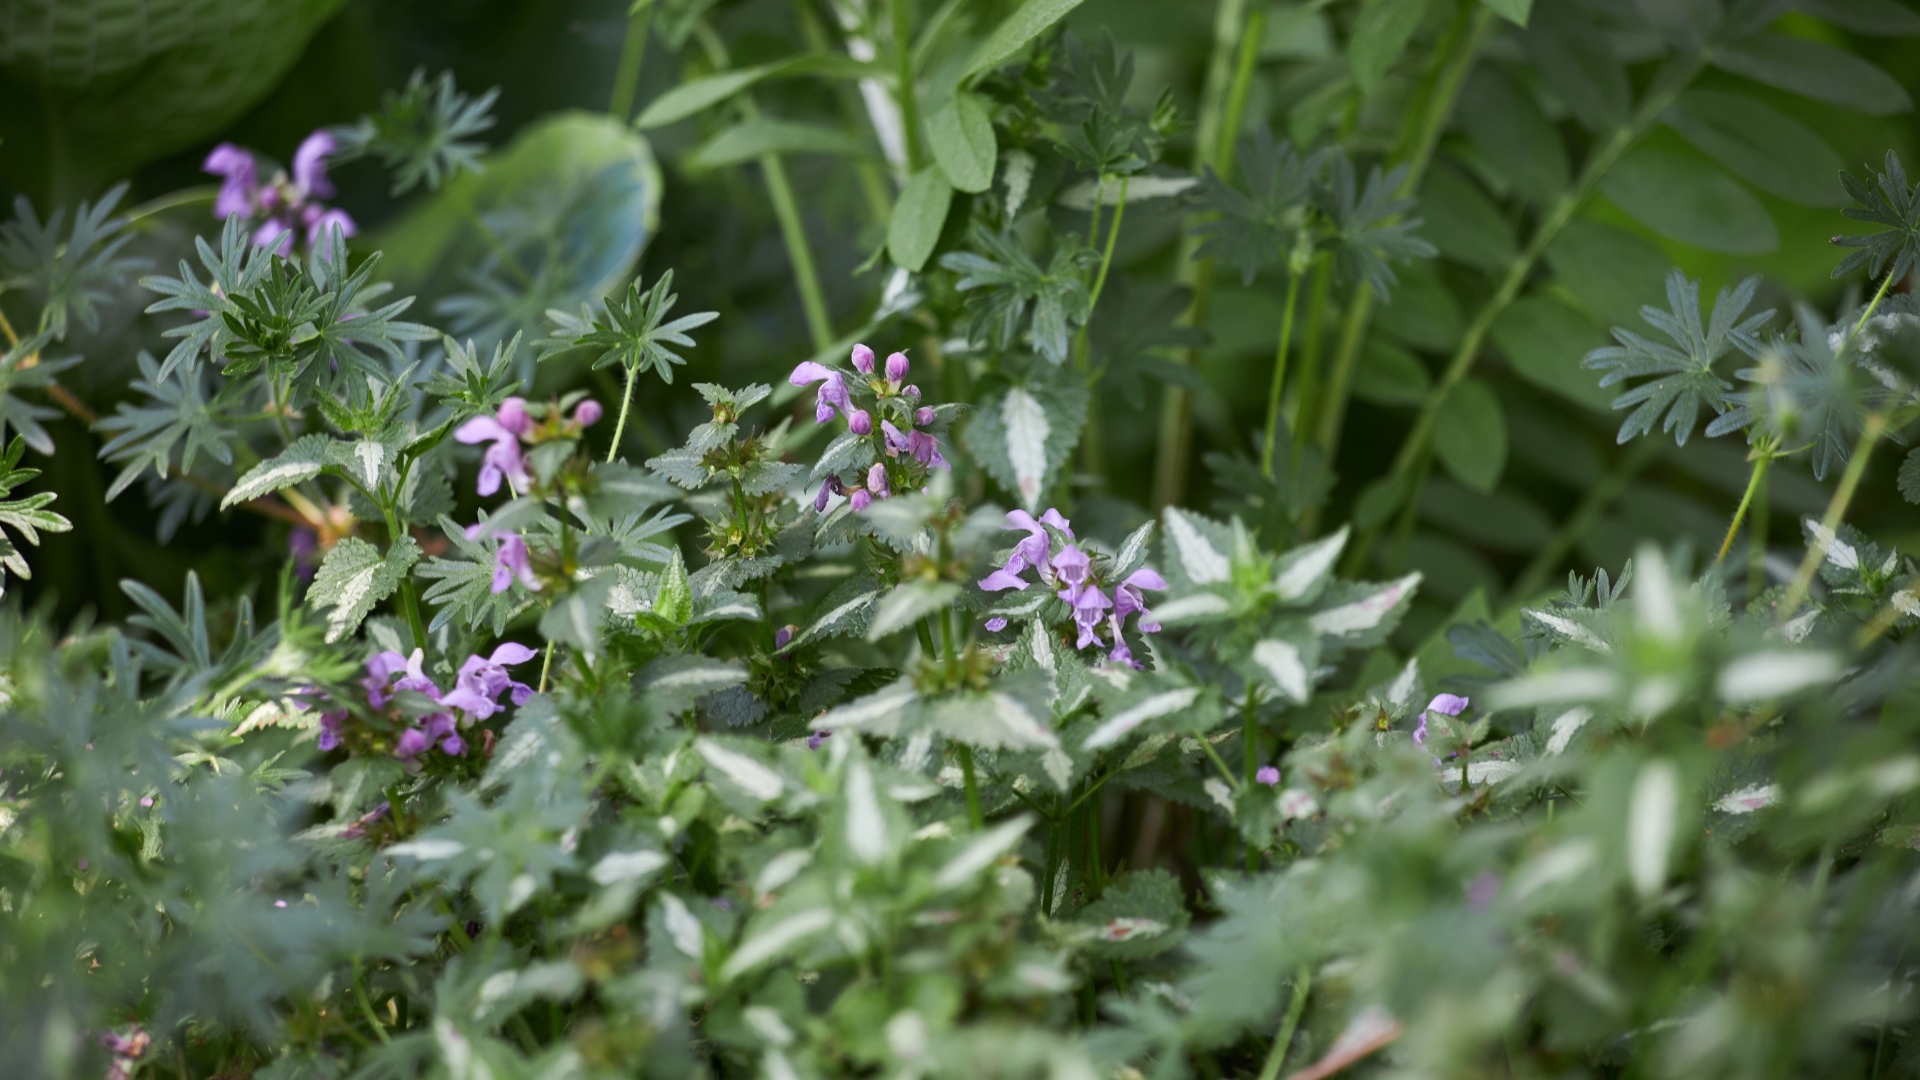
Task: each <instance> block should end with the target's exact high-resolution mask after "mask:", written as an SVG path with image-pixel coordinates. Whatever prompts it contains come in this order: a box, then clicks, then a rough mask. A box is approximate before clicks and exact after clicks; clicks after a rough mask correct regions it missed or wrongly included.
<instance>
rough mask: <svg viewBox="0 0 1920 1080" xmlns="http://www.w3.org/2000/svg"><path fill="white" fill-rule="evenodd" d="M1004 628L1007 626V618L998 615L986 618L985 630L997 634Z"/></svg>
mask: <svg viewBox="0 0 1920 1080" xmlns="http://www.w3.org/2000/svg"><path fill="white" fill-rule="evenodd" d="M1006 628H1007V620H1005V619H1003V618H1001V617H1000V616H998V615H995V616H994V617H993V618H991V619H988V620H987V630H988V631H989V632H991V633H995V634H997V633H999V632H1000V631H1002V630H1005V629H1006Z"/></svg>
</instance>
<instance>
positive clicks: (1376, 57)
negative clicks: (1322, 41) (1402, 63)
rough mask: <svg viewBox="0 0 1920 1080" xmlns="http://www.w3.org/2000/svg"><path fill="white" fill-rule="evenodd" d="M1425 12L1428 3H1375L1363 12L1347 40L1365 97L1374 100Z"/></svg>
mask: <svg viewBox="0 0 1920 1080" xmlns="http://www.w3.org/2000/svg"><path fill="white" fill-rule="evenodd" d="M1426 10H1427V0H1373V2H1372V3H1370V4H1368V5H1367V6H1366V7H1365V8H1364V9H1362V10H1361V12H1360V16H1359V17H1358V18H1356V19H1355V20H1354V21H1353V33H1352V34H1351V35H1350V36H1349V38H1348V40H1347V64H1348V66H1349V67H1351V68H1352V69H1353V81H1354V82H1356V83H1358V84H1359V85H1360V92H1361V93H1362V94H1365V95H1367V96H1368V97H1372V96H1373V92H1374V91H1375V90H1377V89H1379V87H1380V80H1382V79H1384V78H1386V76H1387V72H1388V71H1389V70H1390V69H1391V68H1392V67H1393V62H1394V61H1395V60H1398V59H1400V54H1401V53H1403V52H1405V51H1406V49H1407V42H1409V41H1411V40H1413V32H1414V31H1415V30H1417V29H1419V28H1420V16H1422V15H1424V14H1426Z"/></svg>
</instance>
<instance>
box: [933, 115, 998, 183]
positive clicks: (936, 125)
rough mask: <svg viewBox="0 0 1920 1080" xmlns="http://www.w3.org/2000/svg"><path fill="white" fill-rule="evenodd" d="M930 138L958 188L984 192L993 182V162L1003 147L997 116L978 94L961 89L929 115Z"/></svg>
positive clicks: (943, 168)
mask: <svg viewBox="0 0 1920 1080" xmlns="http://www.w3.org/2000/svg"><path fill="white" fill-rule="evenodd" d="M927 141H928V143H929V145H931V146H932V148H933V160H934V161H936V162H939V164H940V170H941V171H942V172H944V173H946V174H947V180H948V181H949V182H951V183H952V184H953V186H954V187H955V188H957V189H959V190H961V191H966V192H981V191H985V190H987V189H988V188H990V187H992V186H993V165H994V162H995V161H996V160H998V158H999V156H1000V151H999V148H998V146H996V145H995V142H994V135H993V118H992V117H991V116H990V115H989V114H988V112H987V105H986V102H984V101H982V100H981V98H980V97H979V96H978V95H976V94H969V93H966V92H964V91H961V92H957V93H955V94H954V95H953V99H952V100H951V101H948V102H947V104H946V106H945V107H944V108H942V109H940V110H939V111H937V112H935V113H934V114H933V115H932V116H930V117H928V118H927Z"/></svg>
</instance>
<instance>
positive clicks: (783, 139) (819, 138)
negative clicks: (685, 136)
mask: <svg viewBox="0 0 1920 1080" xmlns="http://www.w3.org/2000/svg"><path fill="white" fill-rule="evenodd" d="M763 154H839V155H841V156H843V157H864V156H865V155H866V154H867V147H866V146H865V145H864V144H862V143H861V142H860V140H859V139H856V138H854V137H853V136H851V135H848V134H847V133H846V132H844V131H841V130H840V129H839V128H832V127H827V126H826V125H824V124H809V123H803V122H801V121H798V120H776V119H774V118H772V117H765V116H763V117H756V118H754V119H752V120H746V121H743V122H741V123H738V124H735V125H734V126H732V127H730V128H727V129H726V130H724V131H722V132H720V133H719V134H718V135H715V136H714V137H713V138H711V139H708V140H707V141H706V142H704V143H702V144H701V145H700V148H699V149H697V150H695V151H694V152H693V153H691V154H688V155H687V156H686V158H685V159H684V160H685V164H686V166H687V167H688V168H690V169H718V168H723V167H725V166H728V165H738V164H740V163H741V162H743V161H752V160H754V159H756V158H758V157H760V156H761V155H763Z"/></svg>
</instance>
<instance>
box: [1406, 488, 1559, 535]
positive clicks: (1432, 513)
mask: <svg viewBox="0 0 1920 1080" xmlns="http://www.w3.org/2000/svg"><path fill="white" fill-rule="evenodd" d="M1420 516H1421V517H1422V518H1424V519H1425V520H1427V521H1431V522H1434V523H1436V524H1439V525H1444V526H1446V527H1447V528H1449V529H1451V530H1453V531H1454V532H1455V533H1458V534H1459V535H1460V536H1462V537H1464V538H1465V539H1467V540H1469V541H1472V542H1473V543H1474V544H1476V545H1478V546H1480V547H1485V548H1491V549H1492V550H1494V551H1514V552H1523V553H1524V552H1531V551H1538V550H1539V549H1540V547H1541V546H1542V545H1543V544H1545V543H1546V542H1547V541H1548V540H1549V539H1551V538H1552V537H1553V519H1552V518H1550V517H1548V516H1547V512H1546V511H1545V510H1542V509H1540V507H1538V506H1536V505H1534V504H1533V503H1532V502H1530V501H1528V500H1527V499H1526V498H1525V497H1524V496H1521V495H1516V494H1514V493H1513V492H1512V491H1509V490H1506V489H1504V488H1502V489H1499V490H1494V491H1471V490H1469V489H1467V488H1465V487H1462V486H1461V485H1459V484H1455V483H1453V482H1452V481H1450V480H1448V479H1446V478H1445V477H1439V478H1436V479H1434V480H1433V481H1432V482H1430V483H1428V484H1427V486H1426V487H1425V488H1424V489H1422V490H1421V492H1420Z"/></svg>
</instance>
